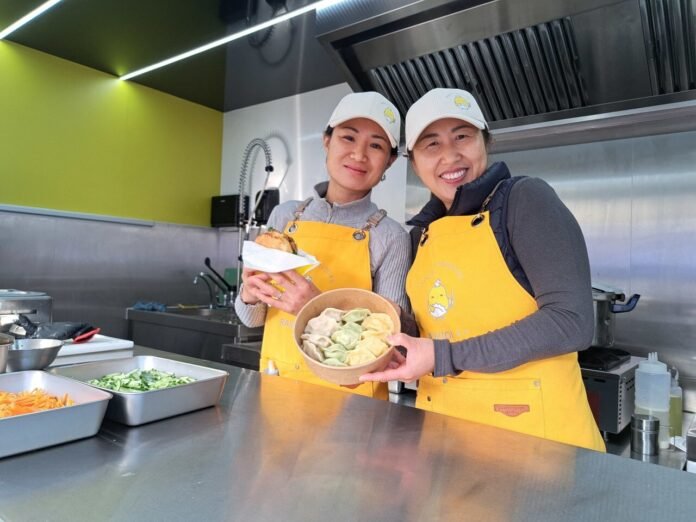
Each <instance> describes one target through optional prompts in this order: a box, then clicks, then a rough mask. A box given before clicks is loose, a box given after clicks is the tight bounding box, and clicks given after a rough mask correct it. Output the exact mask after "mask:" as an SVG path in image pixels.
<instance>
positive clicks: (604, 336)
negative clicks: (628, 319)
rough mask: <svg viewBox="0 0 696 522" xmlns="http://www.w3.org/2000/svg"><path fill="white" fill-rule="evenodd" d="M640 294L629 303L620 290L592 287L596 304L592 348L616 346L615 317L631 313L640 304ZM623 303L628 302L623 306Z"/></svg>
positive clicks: (630, 299) (634, 296)
mask: <svg viewBox="0 0 696 522" xmlns="http://www.w3.org/2000/svg"><path fill="white" fill-rule="evenodd" d="M638 299H640V294H633V295H632V296H631V297H630V298H629V299H628V301H626V296H625V295H624V294H623V293H622V292H621V291H619V290H616V289H612V288H609V287H598V286H595V285H593V286H592V301H593V303H594V324H595V327H594V336H593V337H592V346H599V347H606V348H611V347H612V346H614V315H615V314H620V313H625V312H630V311H631V310H633V309H634V308H635V307H636V304H638ZM622 301H626V302H625V303H624V304H621V302H622Z"/></svg>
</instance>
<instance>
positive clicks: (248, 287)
mask: <svg viewBox="0 0 696 522" xmlns="http://www.w3.org/2000/svg"><path fill="white" fill-rule="evenodd" d="M270 279H271V278H270V276H269V275H268V274H264V273H263V272H257V271H256V270H251V269H249V268H243V269H242V291H241V294H240V296H239V297H241V299H242V302H243V303H244V304H248V305H255V304H258V303H259V302H260V301H261V297H260V295H261V293H262V292H261V286H263V284H265V283H266V282H267V281H269V280H270Z"/></svg>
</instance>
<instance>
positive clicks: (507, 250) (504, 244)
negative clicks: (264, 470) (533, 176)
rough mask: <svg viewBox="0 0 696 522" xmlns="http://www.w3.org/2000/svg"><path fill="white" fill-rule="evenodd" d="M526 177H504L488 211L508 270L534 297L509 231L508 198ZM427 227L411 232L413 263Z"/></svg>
mask: <svg viewBox="0 0 696 522" xmlns="http://www.w3.org/2000/svg"><path fill="white" fill-rule="evenodd" d="M521 179H524V176H518V177H514V178H507V179H504V180H503V181H502V182H501V183H500V185H498V189H497V190H496V191H495V194H493V197H492V198H491V201H490V202H489V203H488V211H489V213H490V220H491V228H492V229H493V234H494V235H495V240H496V241H497V243H498V247H499V248H500V252H501V253H502V254H503V258H504V259H505V264H507V267H508V270H510V273H511V274H512V275H513V277H514V278H515V279H516V280H517V282H518V283H519V284H520V285H521V286H522V288H524V289H525V290H526V291H527V293H528V294H529V295H531V296H532V297H534V292H533V291H532V285H531V284H529V280H528V279H527V275H526V274H525V273H524V270H522V266H521V265H520V262H519V260H518V259H517V255H516V254H515V251H514V249H513V248H512V244H511V243H510V238H509V236H508V232H507V219H508V216H507V214H508V199H509V197H510V190H511V189H512V187H513V186H514V185H515V183H517V182H518V181H519V180H521ZM425 228H426V227H420V226H414V227H413V228H412V229H411V230H410V232H409V234H410V235H411V263H413V260H414V259H415V258H416V252H417V251H418V247H419V244H420V239H421V235H422V233H423V230H424V229H425Z"/></svg>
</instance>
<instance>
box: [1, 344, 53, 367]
mask: <svg viewBox="0 0 696 522" xmlns="http://www.w3.org/2000/svg"><path fill="white" fill-rule="evenodd" d="M62 346H63V341H59V340H56V339H17V340H16V341H15V342H14V345H13V346H11V347H10V350H9V351H8V353H7V371H8V372H22V371H25V370H43V369H44V368H46V367H47V366H48V365H49V364H51V363H52V362H53V361H54V360H55V358H56V355H58V352H59V351H60V349H61V347H62Z"/></svg>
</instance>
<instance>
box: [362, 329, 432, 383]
mask: <svg viewBox="0 0 696 522" xmlns="http://www.w3.org/2000/svg"><path fill="white" fill-rule="evenodd" d="M387 340H388V341H389V342H390V343H391V344H392V345H393V346H403V347H404V348H406V352H407V353H406V357H404V356H403V355H401V353H400V352H399V351H398V350H394V352H393V355H392V360H391V361H389V364H388V365H387V369H386V370H384V371H382V372H374V373H366V374H365V375H361V376H360V382H367V381H378V382H388V381H403V382H413V381H415V380H417V379H419V378H420V377H422V376H423V375H427V374H429V373H431V372H432V371H433V369H434V368H435V343H433V340H432V339H427V338H425V337H411V336H410V335H406V334H403V333H398V334H395V335H392V336H390V337H389V338H388V339H387Z"/></svg>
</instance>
